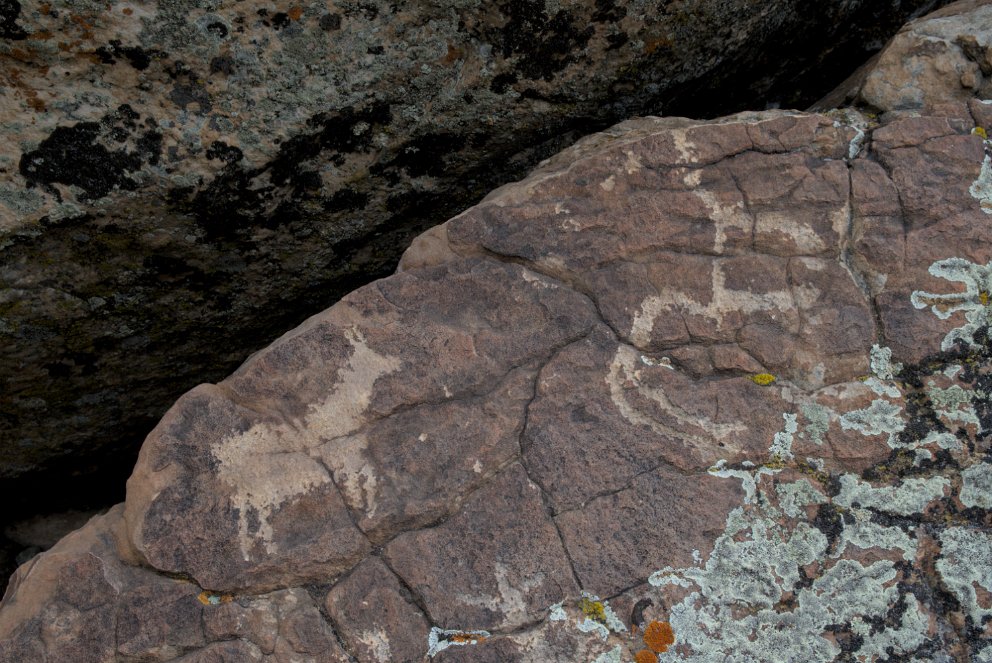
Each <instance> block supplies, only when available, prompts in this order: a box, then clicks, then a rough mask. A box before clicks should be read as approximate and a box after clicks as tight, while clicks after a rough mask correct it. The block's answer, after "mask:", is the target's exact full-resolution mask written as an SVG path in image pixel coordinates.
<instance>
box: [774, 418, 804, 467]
mask: <svg viewBox="0 0 992 663" xmlns="http://www.w3.org/2000/svg"><path fill="white" fill-rule="evenodd" d="M782 418H783V419H785V430H783V431H781V432H778V433H775V437H774V438H773V439H772V446H771V447H770V448H769V449H768V451H769V452H770V453H771V455H772V458H775V459H781V460H791V459H792V458H794V456H793V454H792V441H793V440H792V436H793V435H795V433H796V431H798V430H799V425H798V424H797V423H796V415H794V414H789V413H785V414H783V415H782Z"/></svg>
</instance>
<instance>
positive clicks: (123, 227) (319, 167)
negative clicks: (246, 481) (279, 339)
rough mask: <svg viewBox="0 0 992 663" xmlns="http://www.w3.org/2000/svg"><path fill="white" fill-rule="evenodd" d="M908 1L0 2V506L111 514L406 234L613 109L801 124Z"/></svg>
mask: <svg viewBox="0 0 992 663" xmlns="http://www.w3.org/2000/svg"><path fill="white" fill-rule="evenodd" d="M934 4H935V2H934V0H899V1H897V2H890V3H887V4H886V5H885V6H884V7H883V6H880V5H879V4H878V3H875V2H866V1H863V0H858V1H855V2H849V1H845V2H840V1H839V0H834V1H831V2H821V3H816V4H815V6H811V5H810V4H809V3H807V2H802V1H801V0H774V1H773V2H767V3H765V4H764V5H762V7H761V9H760V11H756V10H755V9H754V7H753V5H752V3H749V2H744V1H742V0H734V1H733V2H728V1H726V0H698V1H694V2H685V3H680V4H674V5H673V4H672V3H668V2H661V1H660V0H650V1H648V2H632V1H627V0H625V1H622V2H603V1H602V0H595V1H594V0H583V1H582V2H571V3H568V6H564V5H560V3H553V2H544V1H543V0H523V1H518V0H512V1H511V0H499V1H498V2H489V1H487V2H480V1H478V0H471V1H468V2H466V1H463V0H457V1H456V0H440V1H435V2H405V1H400V2H386V1H385V0H369V1H363V2H359V3H356V2H339V3H337V4H335V3H328V2H326V1H325V0H301V1H300V2H297V3H290V4H288V5H286V6H285V7H280V6H279V4H278V3H276V6H273V3H270V2H263V1H262V0H248V1H245V0H237V1H235V0H221V1H216V0H181V1H179V0H162V1H161V2H151V3H148V2H144V3H133V2H125V1H120V0H110V1H108V2H94V1H92V0H45V1H42V0H19V1H13V0H7V1H5V2H4V3H3V4H2V7H3V8H2V10H0V11H2V19H0V25H2V28H0V58H2V62H0V69H2V71H3V79H4V80H5V81H6V82H5V83H4V85H5V93H4V97H3V102H2V106H0V123H2V127H3V131H2V132H0V173H2V178H0V180H2V181H0V265H2V269H0V339H2V341H0V342H2V343H3V347H4V357H5V361H4V362H2V364H0V385H2V389H0V391H2V392H3V398H2V400H0V431H3V433H2V438H3V442H2V444H0V482H2V483H0V491H2V493H0V494H2V495H3V497H4V499H5V501H6V502H7V503H8V504H9V505H10V506H11V508H13V507H14V506H17V505H18V504H20V503H22V502H24V503H31V504H32V505H38V504H39V503H40V502H42V501H43V500H45V499H48V500H49V501H52V499H53V498H52V496H51V495H50V494H49V493H48V492H46V491H43V490H40V489H38V488H37V486H39V485H43V484H45V483H46V482H47V481H59V482H62V483H63V485H65V483H64V482H66V481H69V480H71V481H74V482H76V483H75V485H76V486H78V488H77V490H76V491H75V492H77V493H80V494H87V495H94V494H97V493H99V494H100V495H99V497H98V498H97V500H100V499H103V500H106V501H105V502H104V503H108V502H111V501H114V500H116V499H119V494H118V493H117V492H116V490H117V489H114V490H111V489H109V488H105V486H116V484H114V483H113V482H112V481H107V480H104V479H101V478H99V476H100V475H103V476H106V475H108V474H110V475H114V476H118V475H119V476H124V475H126V473H127V471H128V469H129V468H130V466H131V464H132V463H133V460H134V455H135V453H136V450H137V447H138V445H139V443H140V441H141V439H142V438H143V437H144V436H145V435H146V434H147V432H148V431H149V430H150V429H151V428H152V427H153V425H154V422H155V421H157V420H158V419H159V418H160V417H161V416H162V414H163V412H164V411H165V410H166V409H167V407H168V404H170V403H171V402H173V401H174V400H175V399H176V398H177V397H178V396H179V395H180V394H181V393H183V392H184V391H186V390H188V389H189V388H191V387H192V386H194V385H195V384H197V383H199V382H204V381H217V380H220V379H221V378H223V377H224V376H225V375H227V374H228V373H230V372H231V371H232V370H233V369H234V368H235V367H236V366H237V365H238V364H239V363H240V362H241V361H242V360H243V359H244V357H245V356H247V355H248V354H249V353H250V352H252V351H254V350H256V349H257V348H259V347H261V346H263V345H264V344H265V343H267V342H269V341H270V340H272V339H273V338H275V337H276V336H277V335H278V334H279V333H280V332H282V331H283V330H285V329H287V328H290V327H292V326H294V325H296V324H298V323H299V322H300V321H301V320H302V319H303V317H305V316H306V315H308V314H312V313H314V312H316V311H319V310H322V309H323V308H325V307H326V306H328V305H330V304H331V303H333V302H334V301H336V300H337V299H338V298H339V297H340V296H341V295H342V294H344V293H346V292H348V291H349V290H351V289H353V288H354V287H355V286H356V285H358V284H360V283H362V282H367V281H368V280H371V279H372V278H374V277H376V276H381V275H384V274H385V273H386V272H387V271H390V270H391V269H392V267H393V265H394V264H395V260H396V259H397V257H398V256H399V254H400V252H401V251H402V250H403V248H404V247H405V246H406V245H407V243H408V241H409V239H410V238H411V237H412V236H413V235H414V234H416V233H417V232H420V231H421V230H423V229H424V228H426V227H428V226H429V225H432V224H434V223H437V222H440V221H442V220H444V219H445V218H447V217H448V216H450V215H451V214H454V213H456V212H457V211H461V210H462V209H464V208H465V207H467V206H468V205H470V204H472V203H474V202H475V201H477V200H478V199H479V198H480V197H481V196H482V195H483V194H484V193H485V192H486V191H488V190H490V189H492V188H493V187H494V186H497V185H498V184H501V183H503V182H506V181H508V180H510V179H514V178H516V177H520V176H521V175H522V174H523V173H525V172H526V170H527V169H528V168H530V167H532V166H533V165H534V164H535V163H536V162H537V161H538V160H540V159H541V158H544V157H546V156H548V155H550V154H552V153H553V152H555V151H556V150H558V149H560V148H561V147H562V146H564V145H566V144H568V143H569V142H571V141H572V140H574V139H575V138H577V137H578V136H580V135H581V134H584V133H588V132H589V131H592V130H595V129H600V128H603V127H606V126H608V125H610V124H611V123H613V122H616V121H619V120H621V119H624V118H626V117H630V116H631V115H634V114H646V113H659V112H661V111H662V110H664V111H665V112H667V113H669V114H672V113H676V112H677V113H688V114H693V115H699V114H707V115H709V116H715V115H719V114H723V113H726V112H730V111H731V110H736V109H740V108H744V107H748V106H750V105H753V104H754V103H755V102H756V100H759V99H760V100H762V101H761V103H762V104H763V103H779V104H780V105H782V106H786V107H791V106H797V105H798V106H803V105H805V104H806V103H808V101H804V100H809V99H814V98H816V97H817V96H818V95H819V94H821V93H822V92H824V91H825V88H828V87H829V86H831V85H832V84H833V83H832V82H831V81H830V78H829V75H824V74H823V73H818V74H816V75H809V74H808V73H807V72H810V71H813V70H815V71H819V72H839V71H843V70H845V68H847V67H849V66H850V67H853V66H856V63H859V62H861V61H863V59H864V57H865V56H866V54H867V53H868V52H869V51H871V50H872V49H874V48H877V44H880V43H882V42H884V40H885V39H886V38H887V37H888V36H889V35H890V34H892V33H893V32H894V31H895V30H896V29H897V28H898V26H899V25H900V24H901V23H902V22H903V21H904V20H905V19H906V17H908V16H909V15H911V14H912V13H914V12H918V11H923V10H925V9H927V8H929V7H931V6H933V5H934ZM936 4H939V2H937V3H936ZM782 52H788V53H789V56H788V57H781V53H782ZM821 87H822V88H824V89H821ZM41 470H46V471H47V472H48V475H47V476H48V477H49V478H47V479H41V478H40V475H39V474H38V473H39V472H40V471H41ZM94 476H96V478H94ZM16 477H20V478H21V480H20V481H19V482H17V483H12V480H13V478H16ZM56 477H57V478H56ZM66 492H70V491H66ZM108 493H110V494H109V495H108ZM100 505H101V504H100V503H99V502H98V503H97V504H94V505H93V506H100ZM79 506H81V505H79V504H76V503H72V504H66V505H63V508H66V507H74V508H75V507H79Z"/></svg>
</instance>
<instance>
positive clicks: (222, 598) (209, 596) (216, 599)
mask: <svg viewBox="0 0 992 663" xmlns="http://www.w3.org/2000/svg"><path fill="white" fill-rule="evenodd" d="M196 599H197V600H198V601H199V602H200V603H202V604H203V605H220V604H221V603H230V602H231V601H232V600H233V599H234V597H233V596H231V595H230V594H214V593H213V592H207V591H202V592H200V593H199V594H198V595H197V597H196Z"/></svg>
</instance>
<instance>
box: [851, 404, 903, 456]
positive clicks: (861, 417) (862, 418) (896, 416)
mask: <svg viewBox="0 0 992 663" xmlns="http://www.w3.org/2000/svg"><path fill="white" fill-rule="evenodd" d="M840 425H841V428H843V429H844V430H856V431H858V432H859V433H861V434H862V435H882V434H887V435H888V443H889V446H890V447H892V448H896V447H897V446H898V440H899V433H901V432H902V431H903V429H905V428H906V422H905V421H904V420H903V418H902V408H901V407H899V406H898V405H895V404H893V403H890V402H889V401H886V400H882V399H880V398H876V399H875V400H873V401H872V402H871V405H869V406H868V407H867V408H863V409H861V410H854V411H853V412H845V413H844V414H842V415H841V417H840Z"/></svg>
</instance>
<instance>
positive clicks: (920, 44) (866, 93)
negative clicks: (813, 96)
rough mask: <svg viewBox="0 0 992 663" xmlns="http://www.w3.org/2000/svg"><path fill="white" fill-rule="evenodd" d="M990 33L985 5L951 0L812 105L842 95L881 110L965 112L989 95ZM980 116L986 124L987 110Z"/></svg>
mask: <svg viewBox="0 0 992 663" xmlns="http://www.w3.org/2000/svg"><path fill="white" fill-rule="evenodd" d="M990 34H992V7H990V6H989V5H988V3H985V2H982V1H981V0H959V1H958V2H954V3H952V4H950V5H948V6H947V7H944V8H943V9H941V10H938V11H936V12H933V13H932V14H928V15H927V16H925V17H924V18H921V19H917V20H915V21H912V22H910V23H909V24H907V25H906V26H905V27H903V28H902V30H900V31H899V33H898V34H897V35H896V36H895V37H894V38H893V39H892V41H891V42H890V43H889V44H888V45H887V46H886V47H885V49H884V50H883V51H882V52H881V53H880V54H879V55H878V56H877V58H876V59H875V60H874V61H873V62H872V63H871V64H870V65H869V66H868V67H866V68H865V69H863V70H862V71H861V72H860V73H859V75H857V76H854V77H852V78H851V79H850V80H848V81H847V82H845V83H844V84H843V85H841V87H840V88H839V90H837V91H835V92H834V93H833V94H832V95H831V96H830V97H828V98H827V100H825V101H823V102H820V103H818V104H817V105H816V106H817V107H818V108H824V107H829V106H825V104H830V103H835V102H838V101H840V100H841V99H842V98H843V97H845V96H846V97H847V98H848V100H854V101H855V103H858V104H865V105H867V106H869V107H871V108H874V109H877V110H880V111H883V112H899V111H926V112H933V111H939V113H938V114H940V115H948V114H950V115H955V116H961V115H967V111H966V110H964V108H963V107H964V106H965V105H968V104H969V102H971V101H972V100H981V99H986V100H987V99H989V98H992V78H990V77H992V41H990ZM971 105H972V107H973V108H975V104H974V103H972V104H971ZM978 108H980V106H979V107H978ZM976 110H977V109H976ZM980 112H981V111H980ZM982 114H983V115H984V118H982V119H978V118H976V120H978V122H979V126H983V127H984V126H985V125H986V124H992V121H989V120H992V112H990V111H988V110H985V111H983V112H982Z"/></svg>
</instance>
